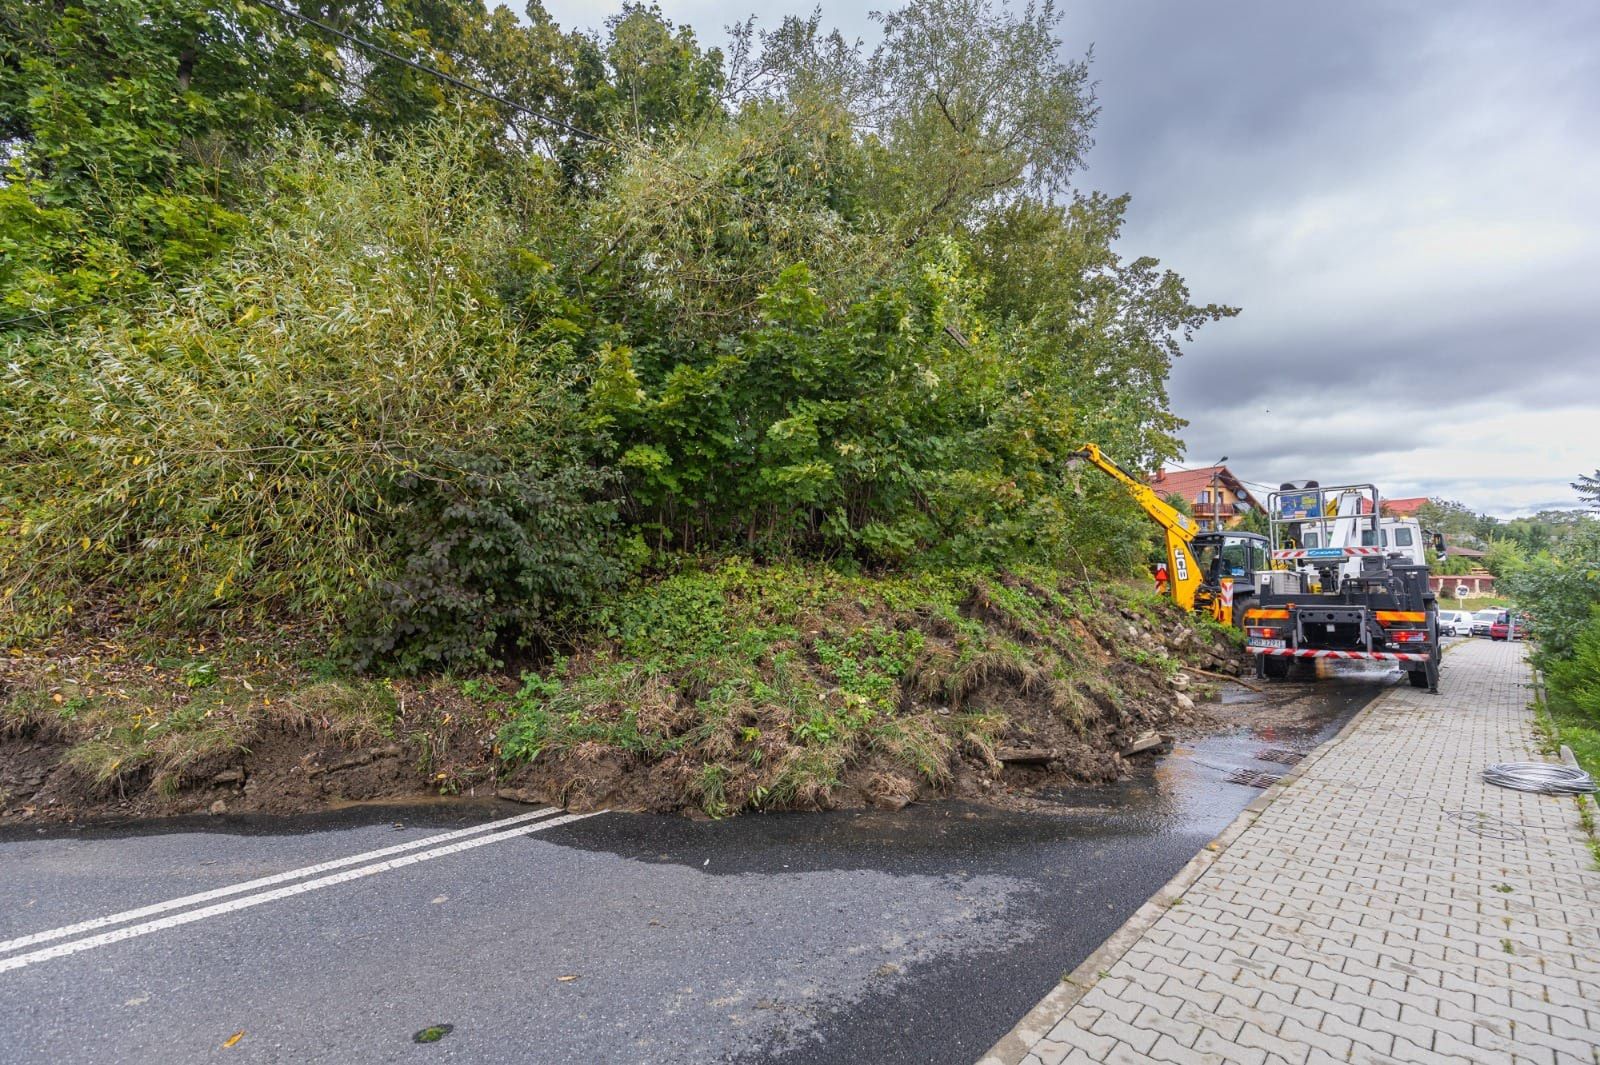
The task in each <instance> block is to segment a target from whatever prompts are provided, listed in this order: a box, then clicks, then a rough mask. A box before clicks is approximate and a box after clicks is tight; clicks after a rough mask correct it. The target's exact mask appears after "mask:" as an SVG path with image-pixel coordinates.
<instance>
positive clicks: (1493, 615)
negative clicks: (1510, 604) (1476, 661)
mask: <svg viewBox="0 0 1600 1065" xmlns="http://www.w3.org/2000/svg"><path fill="white" fill-rule="evenodd" d="M1503 613H1505V611H1503V610H1501V609H1499V608H1498V607H1494V608H1491V609H1489V610H1480V611H1478V612H1477V613H1475V614H1473V615H1472V635H1474V636H1487V635H1489V626H1491V625H1493V624H1494V623H1495V621H1496V620H1497V619H1498V618H1499V617H1500V615H1501V614H1503Z"/></svg>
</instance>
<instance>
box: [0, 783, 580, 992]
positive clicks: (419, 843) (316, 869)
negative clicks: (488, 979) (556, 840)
mask: <svg viewBox="0 0 1600 1065" xmlns="http://www.w3.org/2000/svg"><path fill="white" fill-rule="evenodd" d="M559 812H560V811H558V810H557V809H556V808H555V807H553V806H544V807H540V808H539V809H537V810H534V811H532V812H530V813H525V814H518V815H517V816H515V817H504V818H501V819H499V820H497V821H485V822H484V823H483V824H481V825H473V826H472V827H470V828H458V829H456V830H455V831H453V832H441V833H440V834H438V835H436V836H428V837H426V838H423V839H414V840H410V841H409V842H406V843H396V844H394V845H393V846H391V847H381V848H379V849H378V850H371V851H365V852H363V853H361V854H352V855H349V856H348V857H344V858H335V859H332V860H331V861H326V862H319V863H317V864H316V865H307V866H303V867H301V868H299V869H290V870H289V871H288V872H285V873H274V874H273V875H272V876H263V877H260V878H258V879H255V880H245V881H241V882H240V883H237V884H229V885H228V886H226V887H219V888H212V889H211V890H209V891H201V892H199V893H197V894H194V895H185V896H183V897H182V898H178V899H168V900H167V901H166V902H157V903H153V904H151V905H149V906H141V907H139V908H138V909H135V910H124V911H122V912H121V913H112V914H107V915H106V916H104V917H95V918H92V919H91V920H87V921H79V922H77V923H76V924H69V925H62V926H61V927H60V928H51V929H48V930H46V931H43V932H33V933H30V934H28V935H25V936H18V937H17V938H16V939H8V940H5V941H4V942H0V954H4V953H6V952H7V951H12V950H17V949H19V948H21V947H31V946H33V945H35V944H37V943H48V942H50V941H51V940H56V939H65V938H67V937H68V936H75V935H78V934H80V933H83V932H92V931H94V930H95V929H96V928H105V927H106V926H108V925H114V924H122V923H124V922H127V921H137V920H139V919H140V918H143V917H154V916H155V915H156V914H158V913H170V912H171V911H173V910H181V909H183V908H184V907H186V906H195V905H198V904H199V903H203V902H210V901H212V900H213V899H223V898H227V897H228V896H229V895H240V894H243V893H244V892H247V891H259V890H261V889H262V888H269V887H272V886H273V885H274V884H284V883H287V882H289V881H291V880H299V879H300V878H302V877H308V876H316V875H317V874H318V873H326V872H330V871H332V870H334V869H344V868H346V867H348V866H352V865H360V864H361V863H362V862H370V861H374V860H376V859H380V858H387V857H389V856H390V855H392V854H404V853H406V852H407V851H415V850H421V849H422V848H424V847H434V846H438V845H440V844H443V843H449V842H451V841H452V840H458V839H462V838H463V837H466V836H475V835H478V834H479V833H482V832H488V831H490V830H492V829H504V828H509V827H510V826H512V825H519V824H523V823H525V822H528V821H533V820H537V819H538V818H542V817H547V816H549V815H550V814H554V813H559ZM0 971H3V970H0Z"/></svg>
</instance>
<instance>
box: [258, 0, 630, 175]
mask: <svg viewBox="0 0 1600 1065" xmlns="http://www.w3.org/2000/svg"><path fill="white" fill-rule="evenodd" d="M253 2H254V3H257V4H260V5H261V6H262V7H265V8H269V9H271V10H273V11H276V12H277V13H278V14H280V15H282V16H284V17H285V18H291V19H296V20H298V21H300V22H304V23H305V24H306V25H308V26H315V27H316V28H317V29H319V30H321V31H322V32H324V33H329V34H332V35H333V36H335V37H337V38H339V39H340V40H342V41H348V42H349V43H350V44H353V45H355V46H356V47H357V48H364V49H366V50H367V51H369V52H375V53H377V54H378V55H381V56H383V57H385V58H386V59H392V60H394V61H395V62H396V63H401V64H404V65H405V66H408V67H410V68H411V69H412V70H416V71H419V72H421V73H423V74H427V75H429V76H431V77H435V78H438V79H439V80H440V81H445V82H448V83H449V84H451V85H454V86H455V87H456V88H458V89H464V90H466V91H467V92H470V93H472V94H474V95H476V96H481V97H483V98H484V99H485V100H493V101H494V102H495V103H497V104H500V105H501V106H503V107H509V108H511V109H512V110H513V111H517V112H520V113H521V114H524V115H527V116H528V117H529V118H533V119H537V120H538V121H540V122H544V123H546V124H547V125H551V126H555V127H556V128H557V129H562V130H565V131H566V132H568V133H570V134H572V135H573V136H575V137H582V138H583V139H584V140H590V141H598V142H601V143H605V141H606V139H605V138H604V137H602V136H601V135H600V134H598V133H591V132H590V131H589V130H586V129H583V128H582V127H580V126H574V125H573V124H572V123H570V122H563V121H562V120H561V119H559V118H556V117H555V116H554V115H547V114H545V113H544V112H542V111H535V110H534V109H533V108H531V107H525V106H523V105H522V104H519V103H517V102H516V101H515V100H508V99H506V98H505V97H504V96H501V95H499V94H498V93H492V92H490V91H489V90H488V89H485V88H483V87H481V86H478V85H474V84H472V83H471V82H470V81H464V80H462V79H461V78H458V77H456V76H455V75H453V74H446V73H445V72H444V71H442V70H440V69H438V68H437V67H430V66H428V65H427V64H426V63H418V62H417V61H416V60H414V59H408V58H406V57H405V56H403V55H401V54H400V53H399V52H395V51H392V50H390V49H388V48H385V47H384V46H383V45H381V44H378V43H376V42H374V41H369V40H367V39H366V38H365V37H358V36H356V35H355V34H353V33H347V32H345V31H344V30H341V29H339V28H338V27H337V26H331V25H329V24H328V23H326V22H323V21H322V20H321V19H315V18H312V17H311V16H310V15H302V14H301V13H300V12H298V11H296V10H294V9H293V8H288V7H283V6H282V5H280V4H275V3H273V0H253Z"/></svg>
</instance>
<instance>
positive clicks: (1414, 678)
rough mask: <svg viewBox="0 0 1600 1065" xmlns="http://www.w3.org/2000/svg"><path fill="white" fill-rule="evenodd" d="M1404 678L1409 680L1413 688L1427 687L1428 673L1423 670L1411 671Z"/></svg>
mask: <svg viewBox="0 0 1600 1065" xmlns="http://www.w3.org/2000/svg"><path fill="white" fill-rule="evenodd" d="M1406 676H1407V677H1408V678H1410V680H1411V686H1412V687H1413V688H1426V687H1427V686H1428V671H1427V670H1425V669H1413V670H1412V671H1411V672H1409V673H1407V674H1406Z"/></svg>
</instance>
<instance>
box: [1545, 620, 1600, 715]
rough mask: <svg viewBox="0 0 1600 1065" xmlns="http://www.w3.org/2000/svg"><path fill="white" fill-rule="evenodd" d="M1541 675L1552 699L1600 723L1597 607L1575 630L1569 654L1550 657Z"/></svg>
mask: <svg viewBox="0 0 1600 1065" xmlns="http://www.w3.org/2000/svg"><path fill="white" fill-rule="evenodd" d="M1545 678H1546V681H1547V682H1548V684H1549V686H1550V701H1551V702H1552V703H1554V704H1555V705H1557V706H1560V707H1562V708H1573V709H1577V710H1580V711H1582V712H1583V713H1584V714H1586V715H1588V717H1589V718H1591V719H1592V720H1593V721H1594V722H1595V723H1596V724H1600V607H1596V608H1594V609H1593V610H1592V611H1591V612H1590V614H1589V622H1588V624H1586V625H1585V626H1584V627H1583V628H1581V629H1579V630H1578V634H1577V637H1576V638H1575V639H1574V640H1573V641H1572V651H1571V654H1570V655H1569V656H1567V657H1564V658H1560V659H1556V660H1555V661H1552V662H1551V663H1550V664H1549V667H1548V669H1547V671H1546V674H1545Z"/></svg>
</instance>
